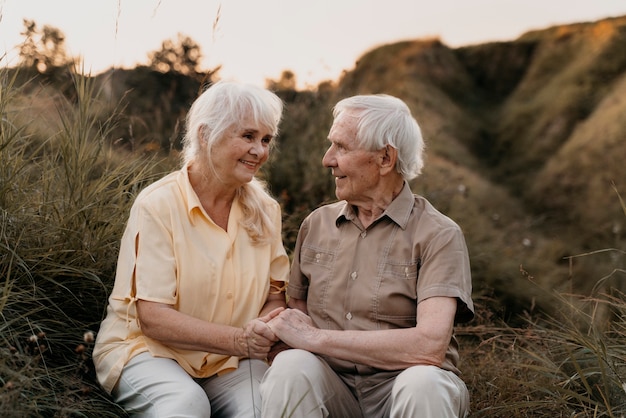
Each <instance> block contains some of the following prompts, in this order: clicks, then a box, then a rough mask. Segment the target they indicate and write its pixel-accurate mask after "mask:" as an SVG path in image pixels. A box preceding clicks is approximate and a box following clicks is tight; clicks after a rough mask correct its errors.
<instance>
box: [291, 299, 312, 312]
mask: <svg viewBox="0 0 626 418" xmlns="http://www.w3.org/2000/svg"><path fill="white" fill-rule="evenodd" d="M287 306H289V307H290V308H292V309H299V310H301V311H302V312H304V313H305V314H308V313H309V311H308V310H307V307H306V300H304V299H296V298H289V302H288V303H287Z"/></svg>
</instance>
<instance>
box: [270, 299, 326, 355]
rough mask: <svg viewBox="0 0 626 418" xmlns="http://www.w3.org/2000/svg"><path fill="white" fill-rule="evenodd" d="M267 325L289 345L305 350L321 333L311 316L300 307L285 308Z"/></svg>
mask: <svg viewBox="0 0 626 418" xmlns="http://www.w3.org/2000/svg"><path fill="white" fill-rule="evenodd" d="M267 327H268V328H270V329H271V330H272V333H273V334H274V335H275V336H276V337H277V338H279V339H280V340H282V341H283V342H284V343H286V344H287V345H289V346H291V347H292V348H301V349H305V350H306V349H307V348H308V346H309V344H310V341H316V340H317V339H318V338H319V335H320V329H319V328H316V327H315V325H313V321H312V320H311V317H309V316H308V315H307V314H305V313H304V312H302V311H301V310H299V309H285V310H284V311H282V312H280V314H279V315H277V316H275V317H274V318H273V319H272V320H271V321H269V322H268V323H267Z"/></svg>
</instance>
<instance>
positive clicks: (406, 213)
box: [335, 181, 415, 229]
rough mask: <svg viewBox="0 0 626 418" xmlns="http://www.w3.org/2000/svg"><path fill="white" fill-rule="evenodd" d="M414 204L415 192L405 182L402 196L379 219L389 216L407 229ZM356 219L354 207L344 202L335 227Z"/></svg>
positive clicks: (394, 200)
mask: <svg viewBox="0 0 626 418" xmlns="http://www.w3.org/2000/svg"><path fill="white" fill-rule="evenodd" d="M414 204H415V196H414V195H413V191H411V187H410V186H409V183H408V182H407V181H405V182H404V185H403V186H402V190H401V191H400V194H399V195H398V196H396V198H395V199H393V201H392V202H391V203H390V204H389V206H388V207H387V209H385V211H384V212H383V213H382V215H380V217H379V218H378V219H380V218H382V217H384V216H387V217H388V218H389V219H391V220H392V221H393V222H395V223H396V224H398V226H399V227H400V228H402V229H406V226H407V224H408V222H409V217H410V216H411V211H412V210H413V205H414ZM354 218H356V213H355V212H354V207H353V206H352V205H350V204H349V203H348V202H346V201H344V205H343V207H342V209H341V210H340V211H339V214H338V215H337V218H336V219H335V225H336V226H339V224H340V223H341V222H344V221H353V220H354Z"/></svg>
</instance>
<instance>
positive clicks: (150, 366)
mask: <svg viewBox="0 0 626 418" xmlns="http://www.w3.org/2000/svg"><path fill="white" fill-rule="evenodd" d="M267 367H268V366H267V364H266V363H265V362H264V361H262V360H241V361H240V362H239V368H238V369H237V370H234V371H232V372H229V373H226V374H223V375H221V376H213V377H210V378H207V379H194V378H192V377H191V376H189V374H187V372H186V371H185V370H184V369H183V368H182V367H180V366H179V365H178V363H177V362H176V361H174V360H171V359H167V358H158V357H153V356H152V355H151V354H150V353H141V354H139V355H137V356H135V357H133V358H132V359H131V360H130V361H129V362H128V364H127V365H126V366H125V367H124V369H123V370H122V375H121V376H120V380H119V381H118V383H117V385H116V386H115V388H114V389H113V392H112V393H111V395H112V396H113V399H114V400H115V402H117V403H118V404H119V405H120V406H122V407H123V408H124V409H125V410H126V411H128V413H129V414H130V415H131V416H135V417H160V418H162V417H194V418H197V417H225V418H226V417H228V418H231V417H241V418H253V417H254V418H258V417H260V416H261V398H260V392H259V383H260V381H261V378H262V377H263V373H265V371H266V370H267Z"/></svg>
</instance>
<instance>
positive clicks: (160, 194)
mask: <svg viewBox="0 0 626 418" xmlns="http://www.w3.org/2000/svg"><path fill="white" fill-rule="evenodd" d="M181 175H182V174H181V172H180V171H174V172H172V173H169V174H167V175H166V176H164V177H162V178H160V179H159V180H157V181H155V182H154V183H152V184H150V185H148V186H146V187H145V188H144V189H143V190H141V192H139V194H138V195H137V198H136V199H135V206H153V207H167V206H169V205H170V204H171V202H172V199H177V198H178V196H180V180H181V179H180V177H181Z"/></svg>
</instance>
